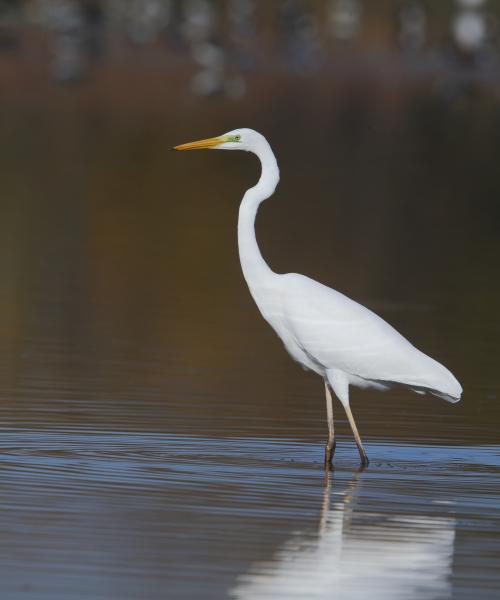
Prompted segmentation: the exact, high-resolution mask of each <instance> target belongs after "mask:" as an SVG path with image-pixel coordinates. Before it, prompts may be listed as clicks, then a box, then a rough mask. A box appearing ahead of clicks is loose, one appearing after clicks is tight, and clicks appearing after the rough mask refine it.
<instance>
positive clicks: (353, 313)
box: [282, 273, 461, 397]
mask: <svg viewBox="0 0 500 600" xmlns="http://www.w3.org/2000/svg"><path fill="white" fill-rule="evenodd" d="M282 278H283V279H282V284H283V292H284V293H283V304H282V308H283V320H284V322H285V323H286V326H287V328H288V330H289V331H291V332H292V335H293V336H294V339H295V341H296V342H297V343H298V344H299V345H300V347H301V348H302V349H303V350H304V351H305V352H306V353H307V354H308V355H309V356H311V357H312V358H313V359H314V360H315V361H317V362H318V363H319V364H321V365H322V366H323V367H324V368H326V369H328V368H337V369H340V370H342V371H344V372H346V373H350V374H351V375H355V376H357V377H361V378H363V379H366V380H371V381H381V382H397V383H402V384H405V385H409V386H414V387H417V388H418V387H422V388H430V389H435V390H438V391H441V392H443V393H444V394H447V395H450V396H453V397H456V396H457V395H458V396H460V393H461V387H460V384H459V383H458V381H457V380H456V379H455V377H454V376H453V375H452V374H451V373H450V372H449V371H448V370H447V369H446V368H445V367H443V366H442V365H441V364H439V363H438V362H436V361H435V360H433V359H432V358H430V357H429V356H426V355H425V354H423V353H422V352H420V350H417V348H415V347H414V346H413V345H412V344H410V342H409V341H408V340H406V339H405V338H404V337H403V336H402V335H401V334H400V333H398V332H397V331H396V330H395V329H394V328H393V327H392V326H391V325H389V324H388V323H386V322H385V321H384V320H383V319H381V318H380V317H379V316H378V315H376V314H375V313H373V312H372V311H371V310H369V309H367V308H365V307H364V306H362V305H361V304H358V303H357V302H354V301H353V300H351V299H350V298H348V297H347V296H344V295H343V294H341V293H340V292H336V291H335V290H332V289H330V288H328V287H326V286H324V285H322V284H321V283H318V282H317V281H314V280H312V279H309V278H308V277H304V276H303V275H298V274H295V273H289V274H287V275H283V276H282Z"/></svg>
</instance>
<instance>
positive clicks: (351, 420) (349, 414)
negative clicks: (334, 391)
mask: <svg viewBox="0 0 500 600" xmlns="http://www.w3.org/2000/svg"><path fill="white" fill-rule="evenodd" d="M344 408H345V412H346V415H347V418H348V419H349V425H350V426H351V429H352V432H353V434H354V439H355V440H356V446H357V447H358V450H359V456H360V458H361V464H362V465H363V466H367V465H368V464H369V462H370V461H369V460H368V456H367V455H366V452H365V449H364V448H363V444H362V443H361V438H360V437H359V433H358V428H357V427H356V423H355V422H354V417H353V415H352V411H351V407H350V406H349V404H347V405H345V406H344Z"/></svg>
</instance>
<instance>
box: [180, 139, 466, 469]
mask: <svg viewBox="0 0 500 600" xmlns="http://www.w3.org/2000/svg"><path fill="white" fill-rule="evenodd" d="M203 148H209V149H215V150H246V151H247V152H253V153H254V154H255V155H256V156H257V157H258V158H259V160H260V162H261V166H262V173H261V176H260V179H259V181H258V182H257V184H256V185H255V186H254V187H251V188H250V189H248V190H247V191H246V193H245V195H244V196H243V200H242V201H241V205H240V210H239V219H238V247H239V253H240V262H241V267H242V269H243V275H244V277H245V279H246V282H247V284H248V287H249V289H250V293H251V294H252V296H253V299H254V300H255V302H256V304H257V306H258V307H259V310H260V312H261V313H262V316H263V317H264V319H265V320H266V321H267V322H268V323H269V324H270V325H271V327H272V328H273V329H274V330H275V331H276V333H277V334H278V336H279V337H280V338H281V340H282V341H283V343H284V344H285V348H286V349H287V350H288V352H289V353H290V355H291V356H292V358H294V359H295V360H296V361H297V362H299V363H300V364H302V365H303V366H304V367H306V368H307V369H310V370H312V371H314V372H316V373H318V375H321V377H322V378H323V380H324V383H325V394H326V411H327V422H328V440H327V444H326V448H325V462H326V463H327V464H329V463H331V461H332V457H333V454H334V452H335V435H334V425H333V406H332V395H331V391H330V389H332V390H333V391H334V392H335V394H336V395H337V397H338V399H339V400H340V402H341V403H342V405H343V407H344V410H345V412H346V414H347V418H348V420H349V424H350V426H351V429H352V432H353V434H354V439H355V440H356V445H357V447H358V450H359V454H360V458H361V463H362V464H363V465H367V464H368V457H367V455H366V452H365V450H364V448H363V444H362V443H361V438H360V436H359V433H358V429H357V427H356V423H355V421H354V417H353V414H352V411H351V409H350V406H349V385H354V386H357V387H361V388H375V389H378V390H386V389H388V388H390V387H393V386H395V385H402V386H405V387H407V388H410V389H411V390H413V391H415V392H417V393H419V394H424V393H425V392H430V393H431V394H434V395H435V396H439V397H441V398H444V399H445V400H448V401H449V402H458V401H459V400H460V396H461V394H462V387H461V386H460V384H459V382H458V381H457V380H456V379H455V377H454V376H453V375H452V373H450V371H448V369H446V368H445V367H443V365H441V364H440V363H438V362H437V361H435V360H434V359H432V358H430V357H429V356H426V355H425V354H423V353H422V352H420V350H417V348H415V347H414V346H413V345H412V344H410V342H408V340H406V339H405V338H404V337H403V336H402V335H401V334H399V333H398V332H397V331H396V330H395V329H394V328H393V327H391V325H389V324H388V323H386V322H385V321H384V320H383V319H381V318H380V317H379V316H378V315H376V314H375V313H373V312H372V311H370V310H368V309H367V308H365V307H364V306H362V305H361V304H358V303H357V302H354V301H353V300H351V299H350V298H347V296H344V295H343V294H341V293H340V292H337V291H335V290H332V289H330V288H328V287H326V286H324V285H322V284H321V283H318V282H317V281H314V280H313V279H309V277H305V276H304V275H298V274H296V273H286V274H283V275H281V274H278V273H274V272H273V271H272V270H271V269H270V268H269V266H268V265H267V264H266V262H265V260H264V259H263V258H262V255H261V253H260V250H259V246H258V245H257V240H256V239H255V217H256V214H257V210H258V208H259V205H260V203H261V202H263V201H264V200H266V199H267V198H269V196H271V195H272V194H273V192H274V190H275V189H276V186H277V184H278V181H279V169H278V164H277V162H276V158H275V156H274V154H273V151H272V150H271V147H270V145H269V143H268V142H267V140H266V138H265V137H264V136H263V135H261V134H260V133H258V132H257V131H254V130H253V129H235V130H233V131H230V132H229V133H225V134H224V135H221V136H218V137H213V138H209V139H204V140H199V141H197V142H190V143H188V144H181V145H180V146H175V148H174V149H175V150H198V149H203Z"/></svg>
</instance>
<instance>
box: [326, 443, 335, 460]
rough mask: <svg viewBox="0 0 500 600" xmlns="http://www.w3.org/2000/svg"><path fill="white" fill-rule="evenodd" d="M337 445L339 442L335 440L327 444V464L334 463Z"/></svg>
mask: <svg viewBox="0 0 500 600" xmlns="http://www.w3.org/2000/svg"><path fill="white" fill-rule="evenodd" d="M336 445H337V444H336V443H335V442H333V444H330V443H328V444H327V445H326V446H325V465H331V464H332V459H333V455H334V454H335V447H336Z"/></svg>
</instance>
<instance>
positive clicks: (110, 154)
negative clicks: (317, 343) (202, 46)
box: [0, 86, 500, 600]
mask: <svg viewBox="0 0 500 600" xmlns="http://www.w3.org/2000/svg"><path fill="white" fill-rule="evenodd" d="M306 87H307V86H306ZM154 89H155V88H154ZM45 93H46V94H48V97H47V98H46V101H47V103H46V105H43V106H39V107H38V106H37V107H34V106H31V105H30V103H29V101H28V98H29V94H26V95H25V96H23V101H24V102H25V103H26V104H23V103H20V104H19V106H18V105H15V106H14V105H12V106H10V107H8V112H7V113H6V114H8V115H9V117H8V118H6V119H4V120H3V121H2V122H1V123H0V127H1V134H2V139H3V140H4V144H3V145H2V147H1V148H0V155H1V156H0V157H1V161H2V165H4V166H5V172H4V175H3V179H2V186H3V205H2V219H1V220H0V233H1V237H2V240H3V244H4V251H3V252H2V253H0V270H1V275H2V288H1V290H0V309H1V310H0V330H1V344H0V418H1V435H0V468H1V469H2V478H1V480H0V481H1V483H0V489H1V494H0V509H1V514H2V519H1V531H2V543H1V544H0V597H1V598H2V600H21V599H23V600H24V599H29V600H38V599H42V600H75V599H81V600H84V599H85V600H87V599H88V598H92V600H100V599H102V600H114V599H116V600H123V599H127V598H130V599H134V600H135V599H137V598H140V599H141V600H156V599H160V598H161V599H165V598H169V599H170V598H173V599H178V598H179V599H183V598H186V599H189V600H191V599H197V598H204V599H212V598H213V599H217V600H221V599H223V598H232V599H245V598H247V599H255V600H257V599H258V600H267V599H268V598H269V599H273V600H275V599H280V598H282V599H283V600H288V599H290V598H301V599H305V598H307V599H309V598H320V599H323V598H324V599H326V598H332V597H335V598H340V599H342V600H345V599H347V600H348V599H350V598H355V599H357V598H361V597H363V598H365V597H366V595H367V594H369V595H370V596H371V597H373V598H398V599H403V600H404V599H405V598H408V599H413V598H418V599H423V600H425V599H431V598H432V599H436V600H439V599H441V598H459V599H461V598H463V599H464V600H465V599H467V600H469V599H470V598H471V597H473V598H476V599H478V600H479V599H483V598H485V599H488V598H497V597H498V596H499V594H500V569H499V568H498V567H499V565H500V502H499V495H500V444H499V435H498V423H499V418H500V404H499V401H498V397H499V394H500V370H499V369H498V364H499V361H500V354H499V351H498V334H499V332H500V327H499V321H498V310H497V307H498V303H499V301H500V284H499V280H498V264H499V260H500V241H499V236H498V219H495V214H497V212H498V208H497V207H498V197H500V176H499V175H498V173H499V171H498V166H497V156H498V153H499V152H500V147H499V143H498V139H497V138H498V136H496V134H495V128H494V127H493V126H492V125H491V122H493V123H495V122H496V121H495V118H496V117H495V116H494V115H490V118H491V121H488V119H487V118H486V117H484V116H483V117H481V118H479V117H478V114H479V113H476V111H475V109H474V106H472V107H471V108H470V110H469V112H467V110H466V111H465V112H464V113H463V114H462V115H458V116H457V114H455V113H454V115H453V116H447V117H446V118H445V117H444V113H443V112H440V111H439V110H438V111H437V113H438V115H437V116H438V117H439V118H438V119H437V120H434V117H435V116H436V114H435V111H436V106H435V105H433V104H432V102H431V103H430V105H429V106H423V105H421V104H419V102H418V101H415V103H414V104H413V105H412V104H411V103H410V106H406V108H405V110H404V111H402V112H401V113H400V119H401V120H399V118H398V116H397V114H396V116H395V119H394V121H392V120H391V118H390V117H389V116H388V115H389V114H390V115H391V116H392V114H393V111H392V109H391V110H387V113H385V114H384V115H380V114H377V113H376V111H375V113H369V121H368V122H369V123H370V124H371V125H370V126H367V127H364V126H363V131H362V132H361V131H358V132H357V134H356V131H357V130H356V131H355V132H354V134H353V131H352V130H350V129H349V127H348V126H346V125H345V123H346V119H345V117H346V112H345V111H347V108H346V107H342V106H340V108H339V106H336V107H335V106H334V105H332V106H331V107H330V105H328V111H327V112H328V115H329V116H328V119H331V122H330V121H329V120H328V119H327V123H328V125H327V126H325V124H324V119H323V120H321V119H320V118H318V121H317V122H315V120H314V115H312V112H311V110H309V109H307V110H306V112H304V110H305V109H304V107H302V108H300V103H297V106H296V107H295V108H294V107H293V106H292V105H290V106H289V107H287V106H285V107H283V106H282V104H281V103H280V99H281V96H279V95H278V96H277V99H276V98H275V99H274V102H275V105H276V106H275V107H278V105H279V111H277V110H275V111H274V113H273V111H271V113H273V114H277V113H278V112H279V114H285V116H286V120H285V121H284V122H285V123H288V124H290V123H292V122H293V123H294V124H295V125H296V127H297V133H296V134H294V135H296V136H298V137H300V139H301V142H302V143H301V144H297V145H291V144H289V143H288V140H289V139H290V131H289V129H288V126H286V127H285V126H283V127H282V128H281V129H280V126H279V124H276V125H275V124H274V121H273V122H272V123H271V122H270V121H268V120H267V121H266V119H265V118H264V117H263V118H262V119H261V120H260V121H259V119H258V118H257V117H255V111H254V108H253V103H254V102H255V100H256V98H255V97H250V99H249V100H248V104H247V105H246V106H245V105H238V107H237V112H238V117H239V116H240V113H241V114H247V115H248V114H250V115H252V122H253V125H254V126H256V127H258V128H261V129H262V130H264V131H265V132H266V133H267V134H268V135H269V137H270V138H271V139H272V140H273V143H274V142H276V143H275V144H274V145H275V147H276V149H277V152H278V156H279V157H280V164H281V165H282V167H283V168H282V173H283V182H282V184H281V185H280V188H279V191H278V194H277V195H276V197H275V198H273V199H272V200H270V201H269V203H267V204H266V205H265V206H264V207H263V208H262V213H261V214H260V215H259V220H258V238H259V242H260V243H261V245H262V250H263V253H264V255H265V256H266V258H267V259H268V260H269V262H270V264H271V265H272V266H273V267H274V268H275V269H276V270H277V271H279V272H285V271H298V272H302V273H305V274H308V275H310V276H313V277H315V278H317V279H319V280H321V281H322V282H324V283H326V284H329V285H332V286H334V287H336V288H337V289H339V290H340V291H343V292H345V293H347V294H348V295H350V296H352V297H354V298H355V299H357V300H359V301H361V302H363V303H364V304H366V305H368V306H369V307H371V308H373V309H375V310H376V311H377V312H379V313H380V314H381V315H382V316H383V317H384V318H386V319H388V320H389V321H390V322H391V323H393V324H394V325H395V326H396V327H397V328H398V329H400V330H401V332H402V333H403V334H405V335H406V336H408V337H409V339H410V340H411V341H413V342H414V343H415V344H416V345H417V346H418V347H419V348H421V349H422V350H423V351H425V352H427V353H429V354H430V355H432V356H434V357H435V358H437V359H438V360H440V361H442V362H443V363H444V364H446V365H447V366H448V367H449V368H451V370H452V371H453V372H454V373H455V374H456V375H457V377H458V378H459V380H460V381H461V383H462V384H463V386H464V390H465V393H464V397H463V401H462V402H461V403H460V404H458V405H456V406H455V405H454V406H452V405H449V404H446V403H445V402H443V401H441V400H438V399H436V398H430V397H419V396H417V395H414V394H411V393H409V392H405V391H404V390H393V391H391V392H389V393H385V394H383V393H379V392H370V391H356V390H355V391H353V392H352V407H353V412H354V415H355V417H356V420H357V423H358V426H359V429H360V432H361V435H362V437H363V440H364V442H365V445H366V448H367V451H368V454H369V456H370V459H371V464H370V466H369V468H368V469H366V470H365V471H363V472H359V471H358V458H357V453H356V450H355V446H354V443H353V440H352V437H351V436H350V434H349V430H348V426H347V423H346V420H345V416H344V414H343V412H342V409H341V407H340V406H339V405H337V406H336V407H335V417H336V422H337V430H338V432H339V444H338V450H337V454H336V456H335V470H334V472H332V473H327V474H325V472H324V470H323V464H322V455H323V445H324V441H325V434H326V424H325V409H324V397H323V389H322V383H321V382H320V381H318V379H317V377H316V376H314V375H311V374H310V373H305V372H303V371H302V370H301V369H300V368H299V367H298V366H297V365H295V364H293V363H292V361H291V360H290V359H289V358H288V357H287V356H286V355H285V353H284V352H283V349H282V347H281V344H280V343H279V341H278V340H277V339H276V338H275V336H274V334H273V333H272V332H271V331H270V330H269V328H268V327H267V325H266V324H265V323H264V322H263V321H262V319H261V318H260V317H259V315H258V314H257V311H256V309H255V307H254V306H253V304H252V301H251V299H250V297H249V294H248V291H247V290H246V287H245V284H244V282H243V279H242V277H241V273H240V269H239V265H238V259H237V252H236V239H235V237H236V236H235V226H236V216H237V205H238V200H239V198H240V197H241V194H242V192H243V189H244V188H245V187H248V185H251V183H252V182H253V181H254V180H255V176H256V171H255V164H253V163H252V162H251V159H250V158H249V157H248V156H228V155H227V153H219V154H224V156H220V155H219V154H217V153H204V154H203V155H191V156H189V157H187V156H183V157H182V159H181V157H180V156H177V155H176V156H175V157H173V156H172V154H167V152H166V148H167V147H168V146H170V145H172V143H179V142H183V141H186V140H188V139H191V138H194V137H196V136H205V135H212V134H213V133H217V132H218V131H219V130H221V131H224V130H227V129H229V128H230V126H234V123H231V124H230V125H229V124H228V123H227V122H226V120H230V119H229V117H224V118H223V117H222V116H221V115H222V114H224V115H225V114H226V113H225V111H226V110H228V111H229V113H230V114H231V110H233V111H236V109H235V108H231V107H228V105H227V104H226V105H224V106H222V107H221V106H218V105H217V104H211V105H210V104H208V105H207V104H204V105H203V110H201V107H200V106H198V107H196V106H195V107H194V108H195V109H196V108H198V109H200V110H199V111H198V110H193V106H188V105H187V104H186V103H185V102H183V100H182V98H181V99H180V100H179V99H177V101H176V102H177V104H175V106H174V107H173V108H172V110H171V113H170V114H167V113H168V111H165V112H162V113H161V115H159V114H155V115H154V118H153V116H151V115H149V117H146V116H145V113H143V112H141V109H138V108H135V107H133V108H130V107H129V108H128V109H124V108H123V107H122V109H121V111H118V112H116V111H114V110H112V109H111V108H110V107H112V106H113V104H112V103H111V104H110V105H109V107H106V106H105V105H103V104H101V97H100V96H99V94H97V99H96V100H95V103H94V104H92V101H91V99H90V100H89V99H88V98H87V101H88V102H90V104H89V105H88V106H87V105H86V104H85V102H83V104H82V105H80V104H78V101H77V98H78V96H77V95H75V96H69V95H68V96H65V93H62V92H61V93H54V94H53V95H52V96H51V93H50V92H47V91H46V92H45ZM102 93H104V92H102ZM298 93H299V91H298V90H295V91H294V94H298ZM336 98H337V96H336ZM167 100H168V101H169V102H170V101H171V100H169V99H168V98H166V100H165V101H167ZM320 100H321V99H320ZM323 101H325V102H326V100H323ZM172 102H174V100H172ZM214 102H215V101H214ZM268 102H270V100H269V99H266V102H265V103H264V104H265V108H266V111H267V109H268V108H269V106H268ZM311 102H312V103H313V105H314V98H312V99H311ZM271 104H272V102H271ZM320 104H321V102H320ZM305 106H309V105H308V104H307V105H305ZM325 106H326V104H325ZM389 106H391V107H392V104H389ZM271 108H272V106H271ZM127 110H128V112H127ZM245 110H246V111H247V112H246V113H245ZM356 110H357V111H358V112H359V111H361V113H363V106H361V105H360V106H358V108H357V109H356ZM287 111H288V112H287ZM294 111H295V112H294ZM301 111H302V112H301ZM426 111H427V112H426ZM358 112H356V111H355V114H354V113H353V114H351V113H349V114H351V118H354V117H356V119H357V117H358V116H359V114H358ZM195 113H196V115H198V116H196V115H195ZM172 114H175V115H176V121H178V123H183V125H182V127H180V126H179V125H178V124H174V123H172V116H171V115H172ZM300 114H302V118H303V121H302V122H303V123H304V125H303V126H301V120H300V119H297V120H295V119H296V117H297V116H298V115H300ZM320 114H323V115H325V109H323V113H321V112H320V111H319V112H318V115H320ZM349 114H348V115H347V116H349ZM481 114H483V113H481ZM401 115H404V118H403V117H402V116H401ZM426 115H427V117H429V121H428V122H426V121H425V119H426V118H427V117H426ZM361 116H362V115H361ZM365 117H366V114H365ZM235 118H236V117H235ZM211 119H212V120H213V122H215V123H218V125H217V126H216V131H215V132H214V131H212V130H209V129H208V126H207V121H210V120H211ZM224 119H226V120H224ZM249 121H250V119H249ZM349 122H351V123H352V121H349V119H347V124H348V123H349ZM438 122H439V126H438V125H436V123H438ZM187 123H189V124H190V127H191V129H190V130H189V131H187V130H186V128H187V125H186V124H187ZM238 124H240V123H238ZM282 125H283V124H282ZM306 125H307V126H306ZM436 128H437V129H436ZM180 130H182V131H180ZM325 130H326V131H325ZM283 132H284V133H283ZM181 134H182V136H181ZM298 137H294V139H298ZM478 139H480V140H481V144H478V143H477V140H478ZM332 140H335V144H333V143H331V141H332ZM48 142H50V144H49V146H50V148H51V152H47V151H46V147H47V144H48ZM436 142H439V143H436ZM306 151H307V156H305V154H306ZM436 165H438V167H437V166H436ZM495 211H496V212H495Z"/></svg>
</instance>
